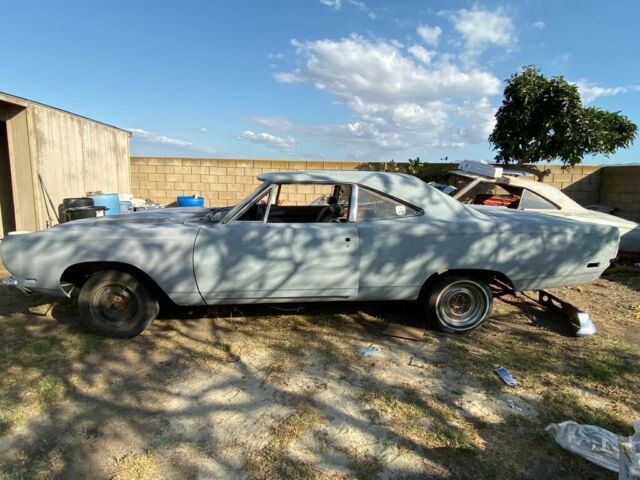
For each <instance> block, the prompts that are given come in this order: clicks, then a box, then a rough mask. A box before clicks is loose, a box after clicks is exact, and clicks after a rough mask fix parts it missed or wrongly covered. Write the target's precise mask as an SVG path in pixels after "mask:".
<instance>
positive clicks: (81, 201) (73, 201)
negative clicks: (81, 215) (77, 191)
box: [62, 197, 94, 208]
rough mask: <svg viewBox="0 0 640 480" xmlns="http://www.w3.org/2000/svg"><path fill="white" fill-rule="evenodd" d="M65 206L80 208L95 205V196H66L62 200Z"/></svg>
mask: <svg viewBox="0 0 640 480" xmlns="http://www.w3.org/2000/svg"><path fill="white" fill-rule="evenodd" d="M62 205H63V206H64V208H80V207H93V206H94V203H93V198H90V197H79V198H64V199H63V200H62Z"/></svg>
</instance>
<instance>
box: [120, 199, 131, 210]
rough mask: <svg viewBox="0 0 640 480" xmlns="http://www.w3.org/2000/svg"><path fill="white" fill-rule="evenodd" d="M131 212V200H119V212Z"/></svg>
mask: <svg viewBox="0 0 640 480" xmlns="http://www.w3.org/2000/svg"><path fill="white" fill-rule="evenodd" d="M131 212H133V202H130V201H129V200H123V201H120V213H131Z"/></svg>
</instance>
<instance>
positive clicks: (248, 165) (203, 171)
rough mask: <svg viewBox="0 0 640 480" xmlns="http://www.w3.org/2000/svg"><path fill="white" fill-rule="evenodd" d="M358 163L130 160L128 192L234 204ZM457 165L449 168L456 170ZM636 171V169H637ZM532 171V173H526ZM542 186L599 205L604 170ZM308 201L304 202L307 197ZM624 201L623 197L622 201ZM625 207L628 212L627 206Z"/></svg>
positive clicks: (561, 172)
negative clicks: (264, 177) (302, 176)
mask: <svg viewBox="0 0 640 480" xmlns="http://www.w3.org/2000/svg"><path fill="white" fill-rule="evenodd" d="M360 165H362V164H360V163H357V162H306V161H275V160H226V159H225V160H223V159H214V158H203V159H199V158H197V159H193V158H164V157H132V158H131V188H132V190H133V192H132V193H133V194H134V195H135V196H136V197H139V198H149V199H152V200H154V201H156V202H159V203H163V204H165V205H170V204H172V203H174V202H175V201H176V196H178V195H189V194H193V193H198V194H200V195H202V196H204V198H205V199H206V201H207V205H209V206H228V205H234V204H235V203H237V201H238V200H240V199H242V198H244V197H245V196H246V195H247V194H248V193H249V192H251V190H253V189H254V188H255V186H256V185H257V184H258V182H257V181H256V176H257V175H259V174H260V173H266V172H273V171H278V170H335V169H337V170H352V169H355V168H356V167H358V166H360ZM455 166H456V164H451V165H450V169H452V170H453V169H454V168H455ZM635 168H636V169H637V170H638V171H640V167H635ZM530 170H533V169H530ZM535 170H537V171H539V172H545V173H546V175H544V177H543V181H544V182H545V183H550V184H551V185H553V186H554V187H557V188H559V189H561V190H562V191H564V192H565V193H566V194H567V195H569V196H570V197H572V198H573V199H574V200H576V201H577V202H578V203H581V204H583V205H589V204H592V203H599V202H600V200H601V199H600V187H601V184H602V175H603V173H602V172H603V168H602V167H598V166H588V165H587V166H578V167H573V168H568V169H563V168H562V167H561V166H559V165H547V166H545V165H542V166H539V167H536V168H535ZM297 193H298V194H299V196H294V197H293V198H290V199H288V200H289V201H291V202H298V201H299V202H302V201H309V200H312V198H311V197H312V196H313V198H316V197H317V192H297ZM307 197H308V198H307ZM624 198H625V199H626V197H624ZM625 208H627V207H625Z"/></svg>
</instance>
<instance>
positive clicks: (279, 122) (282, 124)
mask: <svg viewBox="0 0 640 480" xmlns="http://www.w3.org/2000/svg"><path fill="white" fill-rule="evenodd" d="M251 120H253V121H254V122H256V123H259V124H260V125H263V126H265V127H267V128H275V129H277V130H280V131H286V130H291V128H292V127H293V123H292V122H291V121H289V120H288V119H286V118H284V117H261V116H253V117H251Z"/></svg>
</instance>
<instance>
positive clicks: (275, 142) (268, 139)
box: [240, 130, 296, 152]
mask: <svg viewBox="0 0 640 480" xmlns="http://www.w3.org/2000/svg"><path fill="white" fill-rule="evenodd" d="M240 139H242V140H248V141H250V142H253V143H259V144H262V145H265V146H267V147H269V148H276V149H278V150H282V151H283V152H291V151H293V149H294V148H295V143H296V141H295V140H294V139H293V138H291V137H278V136H276V135H272V134H270V133H266V132H262V133H257V132H253V131H251V130H245V131H244V132H242V133H241V134H240Z"/></svg>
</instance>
